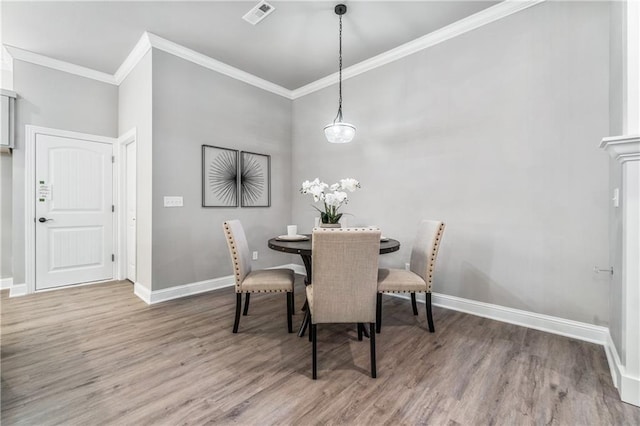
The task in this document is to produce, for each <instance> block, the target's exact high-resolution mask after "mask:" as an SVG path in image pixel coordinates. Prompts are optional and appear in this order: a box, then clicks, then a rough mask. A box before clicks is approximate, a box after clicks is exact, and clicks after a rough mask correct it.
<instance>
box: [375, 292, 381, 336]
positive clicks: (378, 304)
mask: <svg viewBox="0 0 640 426" xmlns="http://www.w3.org/2000/svg"><path fill="white" fill-rule="evenodd" d="M380 329H382V293H378V297H377V299H376V333H380Z"/></svg>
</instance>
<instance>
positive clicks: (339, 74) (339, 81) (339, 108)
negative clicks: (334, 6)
mask: <svg viewBox="0 0 640 426" xmlns="http://www.w3.org/2000/svg"><path fill="white" fill-rule="evenodd" d="M339 40H340V48H339V50H338V52H339V60H338V115H336V118H334V119H333V123H334V124H335V122H336V120H339V121H340V122H341V121H342V15H340V30H339Z"/></svg>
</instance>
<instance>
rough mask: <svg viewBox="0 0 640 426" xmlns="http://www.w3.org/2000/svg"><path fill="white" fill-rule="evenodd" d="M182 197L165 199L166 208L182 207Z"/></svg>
mask: <svg viewBox="0 0 640 426" xmlns="http://www.w3.org/2000/svg"><path fill="white" fill-rule="evenodd" d="M183 205H184V204H183V202H182V197H164V206H165V207H182V206H183Z"/></svg>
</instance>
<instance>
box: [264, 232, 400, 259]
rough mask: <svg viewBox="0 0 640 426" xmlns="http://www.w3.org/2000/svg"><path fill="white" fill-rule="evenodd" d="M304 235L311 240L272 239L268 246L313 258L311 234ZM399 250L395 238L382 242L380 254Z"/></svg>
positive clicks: (398, 243)
mask: <svg viewBox="0 0 640 426" xmlns="http://www.w3.org/2000/svg"><path fill="white" fill-rule="evenodd" d="M303 235H306V236H307V237H309V239H308V240H304V241H280V240H278V239H276V238H271V239H270V240H269V242H268V245H269V248H270V249H273V250H276V251H282V252H284V253H293V254H300V255H303V256H311V247H312V245H311V238H312V237H311V234H303ZM398 250H400V241H398V240H394V239H393V238H389V240H387V241H380V254H385V253H392V252H394V251H398Z"/></svg>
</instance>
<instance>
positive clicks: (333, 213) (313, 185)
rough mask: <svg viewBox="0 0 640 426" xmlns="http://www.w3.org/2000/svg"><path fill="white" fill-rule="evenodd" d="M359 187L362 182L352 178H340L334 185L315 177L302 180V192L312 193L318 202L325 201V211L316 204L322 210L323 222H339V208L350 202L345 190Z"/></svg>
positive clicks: (351, 190) (314, 199) (340, 215)
mask: <svg viewBox="0 0 640 426" xmlns="http://www.w3.org/2000/svg"><path fill="white" fill-rule="evenodd" d="M358 188H360V182H358V181H357V180H355V179H352V178H346V179H340V182H338V183H334V184H333V185H327V184H326V183H324V182H320V179H318V178H315V179H314V180H312V181H308V180H305V181H304V182H302V188H300V192H301V193H303V194H311V196H313V201H314V202H316V203H317V202H318V201H322V202H323V203H324V211H323V210H320V209H319V208H317V207H315V206H314V207H315V209H316V210H318V211H319V212H320V217H321V219H322V223H338V221H339V220H340V218H341V217H342V213H338V209H339V208H340V206H342V205H343V204H347V202H348V195H347V193H346V192H344V191H345V190H346V191H349V192H353V191H355V190H356V189H358Z"/></svg>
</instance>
